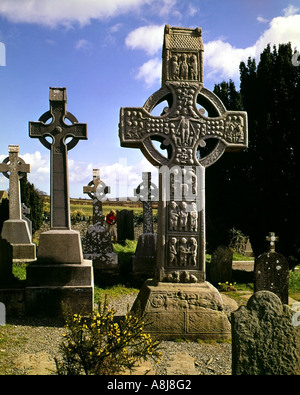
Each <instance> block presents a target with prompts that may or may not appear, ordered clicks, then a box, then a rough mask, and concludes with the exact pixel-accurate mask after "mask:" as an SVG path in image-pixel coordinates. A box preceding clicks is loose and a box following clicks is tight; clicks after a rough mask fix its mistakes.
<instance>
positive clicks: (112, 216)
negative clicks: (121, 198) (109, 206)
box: [106, 210, 117, 244]
mask: <svg viewBox="0 0 300 395" xmlns="http://www.w3.org/2000/svg"><path fill="white" fill-rule="evenodd" d="M106 223H107V226H108V231H109V233H110V235H111V236H112V237H113V239H114V243H115V244H116V242H117V228H116V226H117V225H116V224H117V214H116V212H115V210H111V212H110V213H108V214H107V215H106Z"/></svg>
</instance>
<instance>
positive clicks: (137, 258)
mask: <svg viewBox="0 0 300 395" xmlns="http://www.w3.org/2000/svg"><path fill="white" fill-rule="evenodd" d="M142 179H143V181H142V183H141V184H139V185H138V187H137V188H136V189H135V190H134V195H135V196H137V197H138V198H139V200H141V201H142V202H143V233H142V234H141V235H139V237H138V242H137V247H136V251H135V254H134V256H133V257H132V272H133V273H135V274H137V275H138V276H139V277H143V278H144V277H145V278H149V277H151V278H152V277H153V274H154V269H155V263H156V241H157V234H156V233H153V213H152V202H153V201H157V199H158V189H157V186H156V185H155V184H154V183H152V182H151V172H143V173H142ZM145 278H144V279H145Z"/></svg>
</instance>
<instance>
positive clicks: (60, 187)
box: [26, 88, 94, 316]
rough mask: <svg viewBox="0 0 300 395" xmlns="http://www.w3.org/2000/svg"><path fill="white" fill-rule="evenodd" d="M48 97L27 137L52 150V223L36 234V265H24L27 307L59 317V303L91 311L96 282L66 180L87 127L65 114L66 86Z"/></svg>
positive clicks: (52, 92) (61, 311)
mask: <svg viewBox="0 0 300 395" xmlns="http://www.w3.org/2000/svg"><path fill="white" fill-rule="evenodd" d="M49 98H50V111H47V112H45V113H44V114H43V115H42V116H41V117H40V118H39V121H38V122H29V136H30V137H33V138H38V139H39V140H40V142H41V143H42V144H43V145H44V146H45V147H46V148H48V149H49V150H50V152H51V160H50V182H51V185H50V193H51V195H50V199H51V223H50V230H48V231H46V232H42V233H41V234H40V239H39V248H38V254H37V261H36V263H35V264H32V265H29V266H27V269H26V279H27V287H26V310H27V312H28V313H29V314H40V313H42V314H44V315H55V316H57V315H60V314H62V313H63V309H62V306H63V304H64V305H69V306H70V307H71V309H72V310H73V312H76V313H79V312H81V310H82V309H84V311H85V312H91V311H92V310H93V298H94V280H93V266H92V261H91V260H87V259H84V256H83V253H82V245H81V239H80V233H79V232H78V231H75V230H72V229H71V224H70V197H69V180H68V150H70V149H72V148H74V147H75V145H76V144H77V143H78V141H79V140H80V139H81V140H82V139H83V140H87V125H86V124H82V123H78V121H77V119H76V118H75V117H74V115H72V114H71V113H69V112H67V106H66V104H67V95H66V88H50V95H49ZM49 120H50V122H48V121H49ZM66 120H69V121H70V124H67V123H66V122H65V121H66ZM47 137H50V138H51V139H52V142H51V143H50V142H49V141H48V140H47ZM68 137H71V138H72V139H71V140H70V141H69V142H67V141H66V139H67V138H68ZM41 300H42V303H41ZM82 311H83V310H82Z"/></svg>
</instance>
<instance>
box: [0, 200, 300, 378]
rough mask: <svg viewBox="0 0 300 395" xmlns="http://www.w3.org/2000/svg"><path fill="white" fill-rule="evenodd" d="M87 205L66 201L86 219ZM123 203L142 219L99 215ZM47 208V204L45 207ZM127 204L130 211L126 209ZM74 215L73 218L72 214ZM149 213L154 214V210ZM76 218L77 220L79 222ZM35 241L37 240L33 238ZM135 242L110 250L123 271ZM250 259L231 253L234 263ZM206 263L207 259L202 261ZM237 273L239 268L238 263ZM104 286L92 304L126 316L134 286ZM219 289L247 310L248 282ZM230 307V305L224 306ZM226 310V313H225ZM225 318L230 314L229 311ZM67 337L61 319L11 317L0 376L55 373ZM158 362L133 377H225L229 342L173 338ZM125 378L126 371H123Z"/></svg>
mask: <svg viewBox="0 0 300 395" xmlns="http://www.w3.org/2000/svg"><path fill="white" fill-rule="evenodd" d="M88 202H89V201H88V200H84V199H80V200H77V201H72V202H71V211H72V213H73V216H74V217H75V216H76V214H78V213H79V214H80V215H81V216H82V215H83V216H90V215H91V213H92V206H91V204H89V203H88ZM125 204H127V207H126V208H128V209H133V210H134V213H135V217H136V218H139V215H142V206H141V205H140V204H139V203H133V202H130V203H128V202H110V203H109V204H108V203H105V204H104V205H103V211H104V214H106V213H108V212H109V211H110V210H111V209H112V208H114V209H115V210H121V209H123V208H125V207H124V206H125ZM46 205H47V203H46ZM128 205H129V206H130V207H128ZM74 214H75V215H74ZM154 214H156V212H155V210H154ZM80 215H78V216H77V217H79V216H80ZM84 223H87V221H76V220H74V224H73V225H72V228H73V229H77V230H80V231H81V233H82V235H84V233H85V231H86V229H85V227H84V225H83V224H84ZM141 232H142V224H139V221H136V222H135V239H136V240H137V236H138V234H140V233H141ZM34 239H35V241H36V242H38V235H35V237H34ZM135 248H136V241H128V242H127V244H126V245H125V246H121V245H119V244H116V245H114V251H115V252H116V253H117V254H118V256H119V261H121V263H122V264H123V265H124V268H127V267H128V265H129V262H130V259H131V256H132V255H133V254H134V252H135ZM247 259H248V260H249V259H251V258H247V257H244V256H241V255H238V254H234V260H235V261H238V260H240V261H243V260H247ZM206 260H207V261H209V260H210V256H209V255H207V256H206ZM236 265H237V268H239V266H238V264H236ZM25 268H26V264H22V265H20V264H14V265H13V273H14V276H15V277H17V278H18V279H19V280H20V281H24V280H25V279H26V270H25ZM124 278H125V281H123V283H122V282H120V283H119V284H115V285H111V286H107V287H105V288H102V287H99V286H97V284H95V299H94V301H95V305H96V304H97V302H98V301H99V299H100V300H104V298H105V297H107V298H108V301H109V303H110V306H111V307H113V308H114V309H115V310H116V317H118V316H122V315H125V314H126V312H127V311H128V308H129V307H131V305H132V304H133V302H134V300H135V298H136V296H137V294H138V292H139V287H138V286H136V284H131V283H130V281H126V276H125V277H124ZM217 287H218V289H219V291H220V293H221V295H222V297H223V298H226V300H227V303H228V302H229V301H231V304H232V309H236V308H237V306H241V305H246V303H247V301H248V299H249V297H250V296H251V295H252V294H253V288H254V287H253V283H252V282H248V283H244V282H239V281H236V282H232V283H230V281H228V282H224V283H222V284H221V283H220V284H218V286H217ZM289 297H290V300H289V304H290V305H292V303H294V302H295V301H300V265H299V266H298V267H296V270H294V271H291V272H290V279H289ZM228 306H230V303H229V304H228ZM229 309H230V308H229ZM228 313H230V311H229V312H228ZM65 332H66V329H65V328H64V322H63V320H58V319H42V318H24V317H14V318H12V317H10V318H8V319H7V322H6V325H5V326H0V374H1V375H16V374H17V375H40V374H46V375H49V374H55V371H56V367H55V362H54V358H55V357H57V356H58V355H59V345H60V344H61V342H62V341H63V339H64V337H63V334H64V333H65ZM161 352H162V361H161V362H160V363H159V364H156V365H154V364H152V363H151V362H150V361H149V362H145V363H142V364H141V366H140V367H139V368H138V369H137V370H136V371H134V372H133V374H146V373H147V372H148V374H157V375H172V374H177V375H230V374H231V342H230V340H226V341H224V342H216V341H200V340H199V341H186V340H185V339H183V338H178V339H176V340H175V341H162V343H161ZM128 374H129V372H128Z"/></svg>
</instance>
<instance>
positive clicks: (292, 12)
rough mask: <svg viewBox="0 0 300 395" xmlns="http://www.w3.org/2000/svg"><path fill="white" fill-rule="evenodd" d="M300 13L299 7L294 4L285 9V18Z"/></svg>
mask: <svg viewBox="0 0 300 395" xmlns="http://www.w3.org/2000/svg"><path fill="white" fill-rule="evenodd" d="M298 11H299V8H298V7H295V6H293V5H292V4H290V5H288V6H287V7H286V8H284V9H283V16H285V17H287V16H291V15H295V14H297V12H298Z"/></svg>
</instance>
